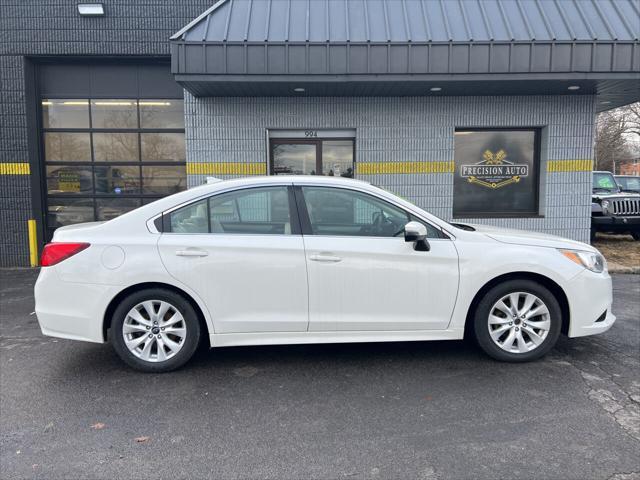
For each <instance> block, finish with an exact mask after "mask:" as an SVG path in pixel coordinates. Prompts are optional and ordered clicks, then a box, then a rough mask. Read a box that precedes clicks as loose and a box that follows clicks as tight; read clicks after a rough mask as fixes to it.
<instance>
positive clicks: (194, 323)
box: [110, 288, 202, 373]
mask: <svg viewBox="0 0 640 480" xmlns="http://www.w3.org/2000/svg"><path fill="white" fill-rule="evenodd" d="M148 300H160V301H164V302H167V303H169V304H171V305H172V306H173V307H174V308H175V309H176V310H177V311H178V312H180V314H181V315H182V317H183V319H184V323H185V326H186V336H185V338H184V343H183V345H182V347H181V348H180V349H179V351H178V352H177V353H175V354H174V355H173V356H172V357H170V358H168V359H167V360H164V361H157V362H152V361H146V360H143V359H142V358H139V357H137V356H136V355H134V354H133V352H131V351H130V350H129V348H128V347H127V345H126V343H125V339H124V336H123V333H122V332H123V324H124V321H125V319H126V317H127V314H128V313H129V311H130V310H131V309H132V308H133V307H135V306H136V305H138V304H140V303H142V302H145V301H148ZM167 328H168V327H167ZM201 330H202V329H201V326H200V321H199V320H198V315H197V313H196V312H195V310H194V309H193V306H192V305H191V303H189V301H187V300H186V299H185V298H184V297H183V296H182V295H180V294H178V293H175V292H172V291H171V290H165V289H162V288H151V289H147V290H141V291H139V292H135V293H133V294H131V295H129V296H128V297H126V298H125V299H124V300H122V302H120V305H118V307H117V308H116V310H115V312H114V314H113V317H112V320H111V335H110V336H111V343H112V344H113V348H114V350H115V351H116V353H117V354H118V356H119V357H120V358H121V359H122V361H123V362H125V363H126V364H127V365H129V366H130V367H132V368H134V369H136V370H139V371H141V372H149V373H162V372H170V371H172V370H176V369H177V368H180V367H181V366H183V365H184V364H185V363H187V362H188V361H189V360H190V359H191V357H192V356H193V354H194V353H195V351H196V349H197V348H198V345H199V343H200V338H201V336H202V332H201ZM156 349H157V346H156ZM156 351H157V350H156Z"/></svg>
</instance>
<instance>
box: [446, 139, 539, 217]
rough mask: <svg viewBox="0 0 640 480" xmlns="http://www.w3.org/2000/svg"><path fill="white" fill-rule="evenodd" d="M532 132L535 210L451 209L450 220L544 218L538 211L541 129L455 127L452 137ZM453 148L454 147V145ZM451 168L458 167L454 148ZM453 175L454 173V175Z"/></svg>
mask: <svg viewBox="0 0 640 480" xmlns="http://www.w3.org/2000/svg"><path fill="white" fill-rule="evenodd" d="M510 131H519V132H523V131H524V132H533V134H534V137H533V168H532V169H531V170H532V172H531V173H532V174H533V175H532V176H533V178H534V180H533V185H534V192H533V194H534V205H535V208H534V210H532V211H531V212H456V211H454V209H453V206H452V207H451V218H452V219H453V220H456V219H468V218H544V215H543V214H542V213H541V211H540V179H541V175H540V172H541V171H542V166H541V164H542V155H541V152H542V127H535V126H533V127H456V128H455V129H454V136H455V134H456V133H458V132H510ZM454 143H455V142H454ZM454 147H455V145H454ZM453 155H454V159H453V168H454V170H456V169H457V168H458V167H457V165H456V162H455V148H454V152H453ZM454 175H455V173H454ZM455 194H456V191H455V182H454V183H453V195H454V196H455Z"/></svg>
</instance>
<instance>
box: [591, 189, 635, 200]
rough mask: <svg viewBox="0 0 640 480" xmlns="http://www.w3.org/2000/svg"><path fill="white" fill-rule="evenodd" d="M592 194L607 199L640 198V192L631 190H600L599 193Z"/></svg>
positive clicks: (594, 196)
mask: <svg viewBox="0 0 640 480" xmlns="http://www.w3.org/2000/svg"><path fill="white" fill-rule="evenodd" d="M591 196H592V197H593V198H606V199H607V200H610V199H612V198H640V193H635V192H629V191H625V192H621V193H604V192H598V193H594V194H592V195H591Z"/></svg>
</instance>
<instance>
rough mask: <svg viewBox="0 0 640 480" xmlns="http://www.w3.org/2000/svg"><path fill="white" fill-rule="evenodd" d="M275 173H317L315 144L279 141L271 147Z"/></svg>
mask: <svg viewBox="0 0 640 480" xmlns="http://www.w3.org/2000/svg"><path fill="white" fill-rule="evenodd" d="M271 158H272V161H273V171H272V173H273V174H274V175H315V174H316V146H315V145H314V144H299V143H278V144H275V145H273V146H272V148H271Z"/></svg>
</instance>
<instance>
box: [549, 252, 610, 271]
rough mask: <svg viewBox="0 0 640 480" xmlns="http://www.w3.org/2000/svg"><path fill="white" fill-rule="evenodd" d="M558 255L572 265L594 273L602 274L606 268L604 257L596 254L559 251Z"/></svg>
mask: <svg viewBox="0 0 640 480" xmlns="http://www.w3.org/2000/svg"><path fill="white" fill-rule="evenodd" d="M560 253H561V254H562V255H564V256H565V257H567V258H568V259H569V260H571V261H572V262H574V263H577V264H578V265H580V266H582V267H584V268H586V269H587V270H591V271H592V272H595V273H602V272H604V271H605V269H606V268H607V262H606V261H605V259H604V257H603V256H602V255H600V254H599V253H597V252H584V251H581V250H560Z"/></svg>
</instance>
